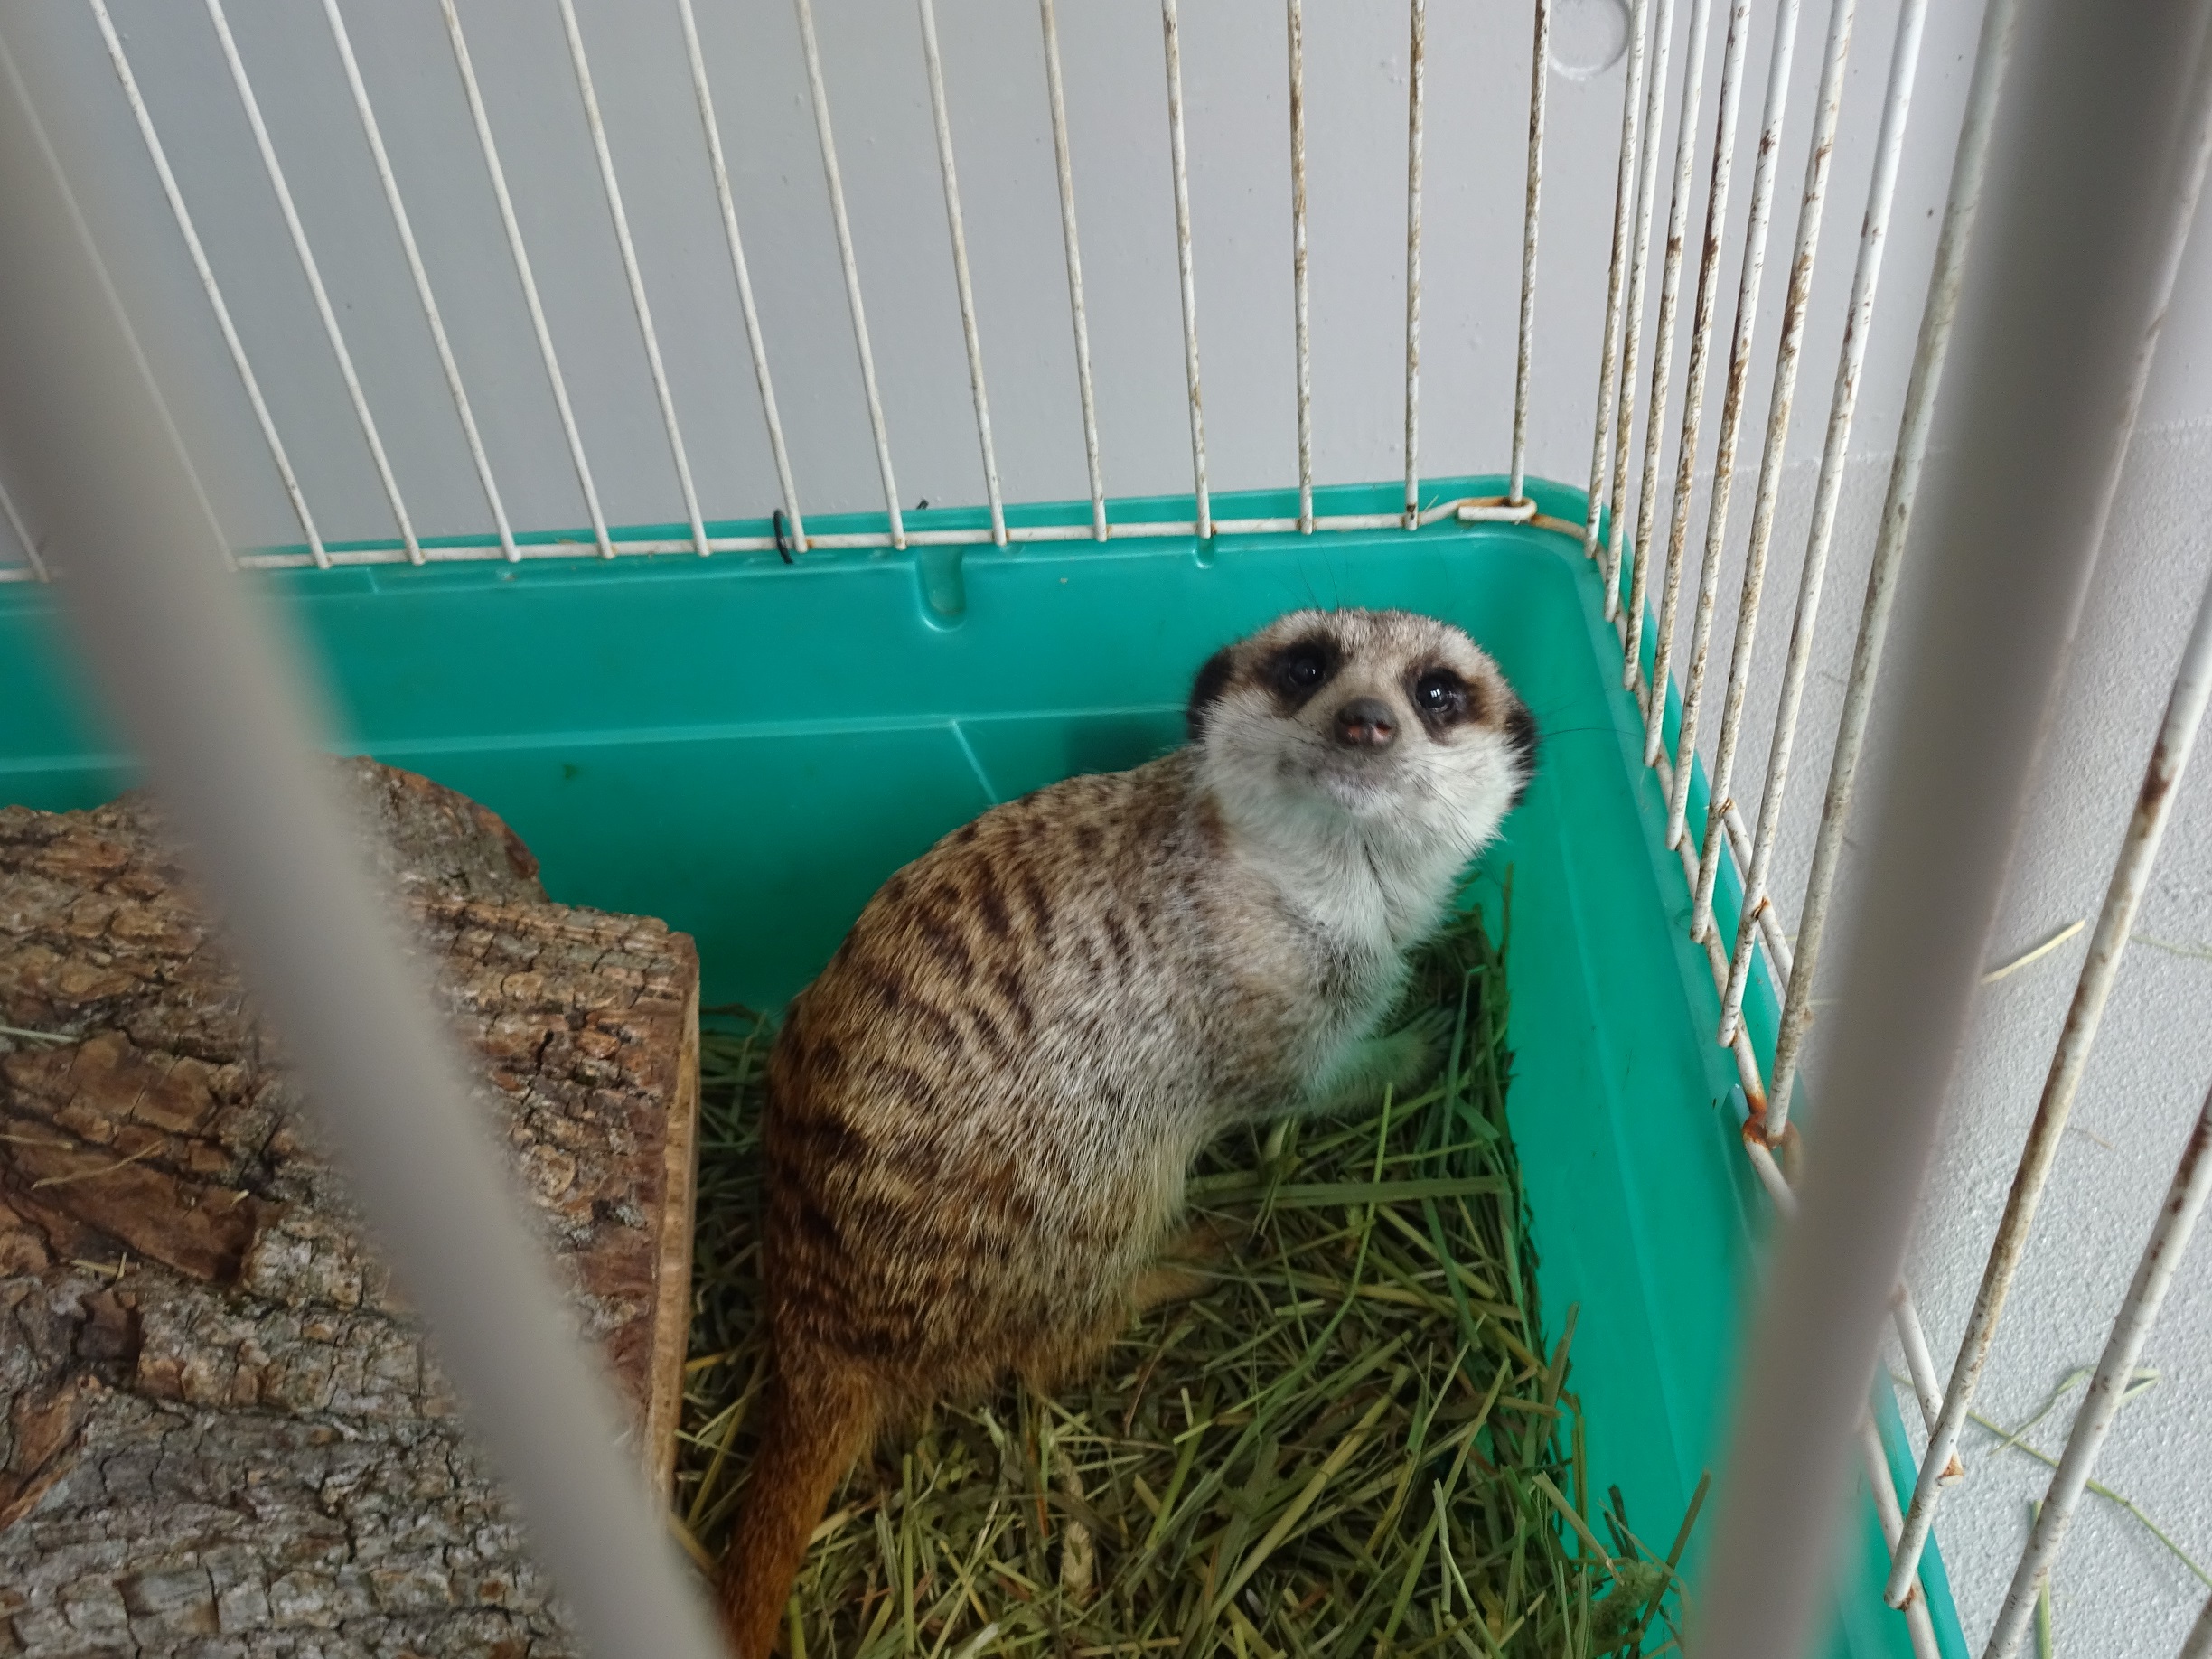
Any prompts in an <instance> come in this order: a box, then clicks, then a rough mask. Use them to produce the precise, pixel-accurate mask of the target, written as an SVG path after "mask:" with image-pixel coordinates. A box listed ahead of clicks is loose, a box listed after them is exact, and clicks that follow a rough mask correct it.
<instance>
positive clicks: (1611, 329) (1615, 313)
mask: <svg viewBox="0 0 2212 1659" xmlns="http://www.w3.org/2000/svg"><path fill="white" fill-rule="evenodd" d="M1295 3H1296V0H1293V4H1295ZM1650 21H1651V0H1635V4H1634V5H1633V6H1632V7H1631V8H1630V11H1629V15H1628V68H1627V71H1626V75H1625V76H1624V77H1623V80H1624V81H1625V83H1626V84H1625V86H1624V88H1623V90H1622V93H1621V137H1620V174H1619V177H1618V178H1617V179H1616V180H1615V181H1614V184H1613V258H1612V259H1611V260H1610V261H1609V262H1608V263H1607V267H1606V309H1605V326H1604V330H1603V333H1602V335H1601V343H1600V345H1599V347H1598V426H1597V430H1596V432H1595V433H1594V434H1593V435H1592V436H1591V438H1590V483H1589V496H1588V497H1587V498H1586V499H1587V502H1588V509H1589V511H1588V513H1587V516H1586V517H1585V518H1584V520H1583V523H1582V552H1583V556H1584V557H1585V558H1589V559H1592V560H1596V559H1597V558H1598V542H1599V539H1600V532H1601V530H1602V529H1603V525H1604V520H1605V513H1604V501H1605V499H1606V489H1607V484H1608V483H1609V482H1610V478H1609V473H1610V472H1611V469H1610V468H1609V467H1608V466H1607V462H1608V461H1609V460H1610V459H1611V458H1612V443H1611V440H1612V436H1613V405H1614V398H1615V395H1616V390H1617V388H1616V385H1615V382H1616V381H1617V379H1618V377H1619V374H1620V350H1621V306H1622V302H1623V298H1624V289H1625V286H1626V281H1627V276H1628V243H1629V236H1630V227H1631V226H1632V224H1633V223H1634V221H1635V218H1636V140H1637V135H1638V126H1637V123H1638V118H1639V117H1641V115H1642V114H1643V101H1644V39H1645V34H1646V33H1649V24H1650ZM1613 511H1614V518H1615V520H1616V521H1617V520H1618V519H1619V516H1620V509H1619V508H1618V507H1617V506H1616V507H1615V508H1614V510H1613ZM1604 568H1605V567H1604V565H1603V564H1602V563H1600V564H1599V565H1598V569H1599V571H1600V573H1601V574H1602V572H1603V571H1604ZM1613 588H1614V585H1613V584H1610V583H1608V584H1607V588H1606V620H1607V621H1608V622H1610V621H1611V620H1612V619H1613V614H1614V612H1615V610H1616V609H1617V607H1618V602H1619V601H1618V595H1617V594H1616V593H1615V592H1614V591H1613Z"/></svg>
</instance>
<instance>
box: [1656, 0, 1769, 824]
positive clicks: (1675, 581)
mask: <svg viewBox="0 0 2212 1659" xmlns="http://www.w3.org/2000/svg"><path fill="white" fill-rule="evenodd" d="M1786 4H1791V0H1786ZM1791 9H1792V12H1793V13H1794V12H1795V5H1794V4H1791ZM1750 37H1751V0H1731V4H1730V5H1729V25H1728V40H1727V43H1726V45H1725V47H1724V48H1723V50H1722V52H1721V57H1720V118H1719V120H1718V121H1716V122H1715V123H1714V127H1713V159H1712V173H1711V178H1710V180H1709V182H1708V184H1707V188H1706V196H1705V246H1704V249H1703V251H1702V253H1701V255H1700V256H1699V258H1698V284H1697V301H1696V308H1695V310H1694V311H1693V312H1692V320H1691V324H1690V370H1689V375H1688V378H1687V380H1686V381H1685V382H1684V385H1683V389H1682V436H1680V438H1678V439H1677V440H1676V443H1675V450H1674V494H1673V501H1672V509H1673V511H1671V512H1670V513H1669V515H1668V521H1667V550H1666V578H1665V589H1664V597H1663V598H1662V600H1661V602H1660V607H1659V642H1658V649H1657V651H1656V654H1655V655H1654V657H1653V658H1652V684H1653V686H1654V687H1655V688H1657V689H1658V692H1659V695H1658V696H1657V697H1656V698H1654V699H1653V702H1652V707H1651V712H1650V714H1649V716H1648V717H1647V718H1646V719H1645V729H1644V764H1645V765H1646V766H1648V765H1650V764H1652V763H1653V762H1654V760H1656V759H1657V758H1658V755H1659V750H1660V747H1661V745H1663V743H1664V738H1665V730H1666V687H1667V681H1668V680H1669V678H1670V676H1671V674H1672V671H1673V670H1672V665H1673V657H1674V624H1675V623H1676V622H1677V621H1678V620H1679V613H1680V611H1681V608H1682V575H1683V572H1682V560H1683V556H1684V554H1685V553H1686V551H1687V548H1686V546H1685V543H1686V542H1687V541H1688V539H1689V535H1690V506H1691V497H1692V493H1693V491H1694V486H1695V484H1696V483H1697V455H1698V433H1699V428H1700V427H1701V425H1702V424H1703V421H1704V417H1705V371H1706V365H1707V362H1708V361H1709V360H1710V359H1711V356H1712V334H1713V303H1714V300H1715V298H1716V297H1717V296H1718V295H1719V292H1720V243H1721V239H1722V238H1723V237H1724V236H1725V235H1726V234H1727V231H1728V203H1729V186H1730V183H1732V181H1733V179H1734V175H1735V169H1736V119H1737V116H1738V115H1739V112H1740V111H1741V109H1742V108H1743V64H1744V53H1745V52H1746V51H1747V50H1748V47H1749V46H1750ZM1667 251H1668V252H1669V254H1673V251H1674V249H1673V247H1672V246H1670V247H1669V248H1668V250H1667ZM1663 401H1664V400H1663V399H1662V398H1660V397H1659V396H1658V394H1657V392H1656V391H1655V390H1654V395H1653V398H1652V408H1653V411H1654V416H1653V424H1654V426H1657V424H1658V420H1657V411H1658V410H1659V408H1661V406H1662V403H1663ZM1714 484H1715V488H1716V489H1718V488H1719V484H1720V475H1719V474H1716V475H1715V479H1714ZM1708 562H1709V563H1710V562H1711V561H1708ZM1682 714H1683V716H1684V719H1683V726H1684V728H1685V729H1686V730H1687V731H1688V732H1689V734H1690V735H1691V736H1692V737H1693V738H1694V736H1696V726H1695V723H1694V722H1693V721H1692V720H1690V719H1689V718H1688V716H1689V714H1690V708H1689V704H1688V702H1687V701H1686V700H1685V702H1684V704H1683V707H1682ZM1695 754H1696V750H1695V748H1694V747H1685V748H1684V749H1683V750H1682V757H1683V758H1682V760H1680V761H1678V762H1677V763H1676V765H1675V769H1674V770H1675V778H1674V792H1675V793H1676V794H1678V795H1679V794H1682V792H1685V791H1686V790H1687V789H1688V788H1689V765H1688V759H1689V757H1690V756H1692V755H1695ZM1681 840H1682V832H1681V829H1680V828H1679V827H1678V826H1677V824H1676V821H1675V820H1674V817H1673V811H1672V810H1671V809H1670V811H1669V813H1668V822H1667V845H1668V846H1669V847H1673V846H1676V845H1678V844H1679V843H1680V842H1681Z"/></svg>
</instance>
